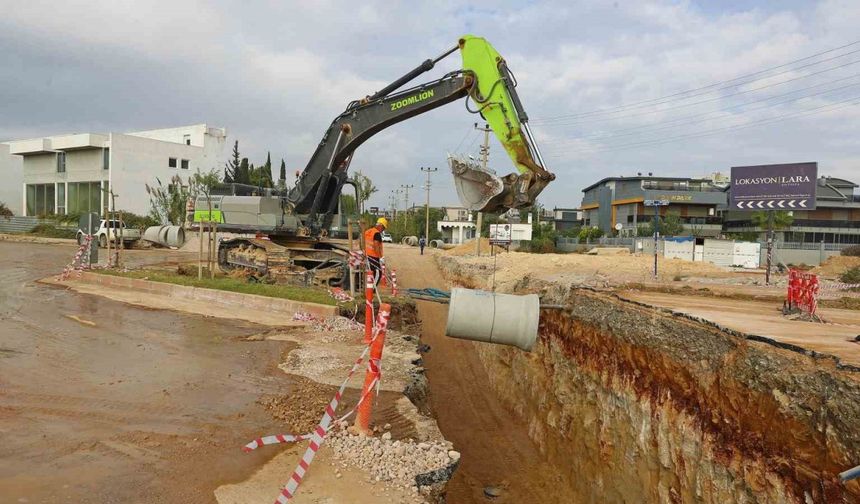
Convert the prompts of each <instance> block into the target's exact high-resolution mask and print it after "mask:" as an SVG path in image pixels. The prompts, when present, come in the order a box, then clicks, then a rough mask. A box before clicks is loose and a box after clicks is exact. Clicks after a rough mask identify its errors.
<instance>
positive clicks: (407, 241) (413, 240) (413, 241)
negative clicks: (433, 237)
mask: <svg viewBox="0 0 860 504" xmlns="http://www.w3.org/2000/svg"><path fill="white" fill-rule="evenodd" d="M400 243H401V244H403V245H409V246H410V247H415V246H417V245H418V237H417V236H404V237H403V238H402V239H401V240H400Z"/></svg>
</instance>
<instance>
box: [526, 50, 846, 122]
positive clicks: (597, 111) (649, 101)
mask: <svg viewBox="0 0 860 504" xmlns="http://www.w3.org/2000/svg"><path fill="white" fill-rule="evenodd" d="M857 44H860V40H856V41H854V42H851V43H848V44H845V45H842V46H839V47H835V48H833V49H828V50H827V51H822V52H819V53H816V54H813V55H810V56H806V57H804V58H800V59H796V60H793V61H789V62H788V63H783V64H782V65H777V66H774V67H770V68H765V69H764V70H759V71H758V72H753V73H750V74H746V75H741V76H739V77H735V78H733V79H728V80H723V81H719V82H715V83H713V84H709V85H707V86H702V87H698V88H693V89H688V90H686V91H679V92H677V93H673V94H669V95H665V96H661V97H657V98H651V99H647V100H641V101H638V102H633V103H629V104H626V105H619V106H617V107H613V108H609V109H595V110H591V111H586V112H581V113H577V114H563V115H559V116H554V117H548V118H535V119H533V120H532V123H533V124H534V123H535V122H548V121H553V120H556V119H561V118H572V117H581V116H589V115H595V114H605V113H610V112H613V111H620V110H624V109H628V108H631V107H636V106H639V105H646V104H650V106H653V105H658V103H653V102H659V101H661V100H668V99H687V98H691V97H685V98H677V97H679V96H681V95H685V94H690V93H696V92H699V91H704V90H706V89H711V88H715V87H718V86H722V85H726V86H725V87H723V88H719V89H716V90H714V91H719V90H720V89H725V88H727V87H734V86H738V85H741V84H743V83H737V82H736V81H739V80H744V79H748V78H750V77H754V76H758V75H761V74H764V73H767V72H770V71H773V70H777V69H779V68H785V67H787V66H791V65H794V64H795V63H800V62H801V61H807V60H810V59H813V58H817V57H818V56H822V55H824V54H829V53H832V52H835V51H839V50H841V49H845V48H847V47H851V46H855V45H857ZM857 52H860V49H858V50H854V51H850V52H847V53H845V54H840V55H839V56H834V57H832V58H827V59H824V60H821V61H818V62H815V63H810V64H808V65H804V66H801V67H799V68H793V69H790V70H786V71H784V72H780V73H777V74H774V75H771V76H768V77H767V78H770V77H775V76H776V75H781V74H784V73H788V72H793V71H797V70H800V69H802V68H806V67H809V66H815V65H819V64H821V63H825V62H827V61H831V60H834V59H838V58H842V57H844V56H847V55H849V54H854V53H857ZM756 80H760V79H754V80H753V81H750V82H755V81H756ZM729 83H733V84H729ZM710 92H711V91H709V92H708V93H710ZM703 94H707V93H703ZM694 96H695V95H694ZM670 101H671V100H670Z"/></svg>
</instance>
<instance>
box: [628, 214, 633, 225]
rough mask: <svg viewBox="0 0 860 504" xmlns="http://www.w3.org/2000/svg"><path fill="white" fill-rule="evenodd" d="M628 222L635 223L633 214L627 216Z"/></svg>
mask: <svg viewBox="0 0 860 504" xmlns="http://www.w3.org/2000/svg"><path fill="white" fill-rule="evenodd" d="M627 224H633V216H632V215H628V216H627Z"/></svg>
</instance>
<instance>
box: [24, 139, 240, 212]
mask: <svg viewBox="0 0 860 504" xmlns="http://www.w3.org/2000/svg"><path fill="white" fill-rule="evenodd" d="M226 142H227V131H226V130H225V129H224V128H210V127H208V126H207V125H205V124H195V125H191V126H183V127H178V128H166V129H158V130H150V131H137V132H132V133H107V134H100V133H83V134H71V135H58V136H50V137H44V138H35V139H31V140H19V141H12V142H8V144H9V147H10V153H11V154H13V155H17V156H21V157H22V158H23V167H22V171H23V180H22V181H21V182H20V185H18V187H19V188H20V190H21V198H20V202H21V203H20V204H21V215H46V214H53V213H58V214H67V213H78V212H90V211H96V212H101V211H102V210H103V209H104V207H105V205H107V203H108V198H107V197H106V195H105V192H106V190H107V189H108V188H110V189H112V190H113V192H114V194H115V195H116V208H117V210H125V211H129V212H134V213H136V214H141V215H142V214H146V213H148V212H149V208H150V205H149V195H147V193H146V187H145V186H146V184H149V185H154V184H155V183H156V178H157V179H159V180H161V182H162V184H164V185H165V186H167V185H168V184H169V183H170V179H171V178H173V176H174V175H178V176H179V177H180V178H181V179H182V180H183V182H184V183H187V180H188V178H189V177H190V176H191V175H192V174H193V173H195V171H196V170H197V169H200V171H202V172H208V171H209V170H212V169H215V170H220V169H221V168H222V167H223V165H224V146H225V145H226Z"/></svg>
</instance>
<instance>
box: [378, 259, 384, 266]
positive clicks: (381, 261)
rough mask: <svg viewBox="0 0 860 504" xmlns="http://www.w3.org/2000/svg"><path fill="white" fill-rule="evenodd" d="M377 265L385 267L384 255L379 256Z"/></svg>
mask: <svg viewBox="0 0 860 504" xmlns="http://www.w3.org/2000/svg"><path fill="white" fill-rule="evenodd" d="M379 265H380V266H382V267H385V258H384V257H380V258H379Z"/></svg>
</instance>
